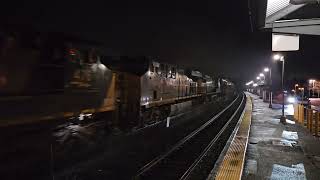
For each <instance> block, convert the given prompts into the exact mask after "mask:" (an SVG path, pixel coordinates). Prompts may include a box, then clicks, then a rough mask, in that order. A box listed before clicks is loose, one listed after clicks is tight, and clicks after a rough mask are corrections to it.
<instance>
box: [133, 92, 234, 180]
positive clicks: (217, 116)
mask: <svg viewBox="0 0 320 180" xmlns="http://www.w3.org/2000/svg"><path fill="white" fill-rule="evenodd" d="M239 97H240V95H238V96H237V98H235V99H234V100H233V101H232V102H231V103H230V104H229V105H228V106H227V107H226V108H224V109H223V110H222V111H220V112H219V113H218V114H216V115H215V116H214V117H213V118H211V119H210V120H209V121H207V122H206V123H204V124H203V125H202V126H200V127H199V128H198V129H196V130H194V131H193V132H191V133H190V134H189V135H187V136H186V137H184V138H183V139H182V140H180V141H179V142H178V143H176V144H175V145H174V146H173V147H172V148H170V150H169V151H167V152H166V153H164V154H162V155H160V156H158V157H156V158H154V159H153V160H152V161H150V162H149V163H147V164H146V165H145V166H143V167H142V168H141V169H140V170H139V171H138V172H137V174H136V175H135V176H134V179H138V177H139V176H141V175H142V174H144V173H145V172H147V171H149V170H150V169H151V168H152V167H154V166H155V165H157V164H158V163H159V162H161V161H162V160H163V159H165V158H166V157H168V156H169V155H170V154H171V153H173V152H174V151H176V150H177V149H179V147H181V146H182V145H183V144H185V143H186V142H187V141H189V140H191V139H192V138H193V137H194V136H196V135H197V134H199V133H200V132H201V131H202V130H203V129H205V128H206V127H208V126H209V125H210V124H212V123H213V122H214V121H215V120H216V119H218V118H219V117H220V116H221V115H222V114H223V113H224V112H225V111H227V110H228V109H230V108H231V107H232V105H234V103H235V102H236V101H237V100H238V98H239Z"/></svg>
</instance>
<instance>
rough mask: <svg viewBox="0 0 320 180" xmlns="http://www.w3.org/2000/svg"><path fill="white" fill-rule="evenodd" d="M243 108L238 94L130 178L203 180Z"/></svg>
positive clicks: (242, 97) (241, 95)
mask: <svg viewBox="0 0 320 180" xmlns="http://www.w3.org/2000/svg"><path fill="white" fill-rule="evenodd" d="M244 105H245V95H244V94H240V95H238V97H237V98H236V99H235V100H234V101H233V102H232V103H231V104H230V105H228V106H227V107H226V108H225V109H223V110H222V111H221V112H219V113H218V114H217V115H215V116H214V117H213V118H212V119H210V120H209V121H207V122H206V123H205V124H203V125H202V126H201V127H199V128H198V129H196V130H195V131H193V132H192V133H190V134H189V135H187V136H186V137H184V138H183V139H182V140H180V141H179V142H178V143H177V144H175V145H174V146H173V147H172V148H170V149H169V150H168V151H167V152H166V153H164V154H162V155H160V156H158V157H156V158H155V159H153V160H152V161H151V162H149V163H147V164H146V165H145V166H143V167H142V168H141V169H140V170H139V171H138V172H137V174H136V175H135V176H134V177H133V179H161V180H163V179H205V178H206V177H207V175H208V174H209V173H210V171H211V170H212V168H213V166H214V164H215V161H216V160H217V159H218V157H219V155H220V153H221V151H222V150H223V148H224V146H225V143H226V142H227V140H228V138H229V136H230V135H231V134H232V131H233V129H234V127H235V126H236V124H237V122H238V120H239V118H240V116H241V113H242V110H243V108H244ZM208 159H210V161H208Z"/></svg>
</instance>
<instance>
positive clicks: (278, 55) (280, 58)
mask: <svg viewBox="0 0 320 180" xmlns="http://www.w3.org/2000/svg"><path fill="white" fill-rule="evenodd" d="M273 59H274V60H276V61H284V59H283V56H282V55H280V54H275V55H274V56H273Z"/></svg>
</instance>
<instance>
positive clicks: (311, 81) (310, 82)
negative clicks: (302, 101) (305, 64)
mask: <svg viewBox="0 0 320 180" xmlns="http://www.w3.org/2000/svg"><path fill="white" fill-rule="evenodd" d="M315 81H316V80H314V79H310V80H309V84H312V96H314V82H315ZM309 87H310V85H309ZM310 96H311V95H310V90H309V97H310Z"/></svg>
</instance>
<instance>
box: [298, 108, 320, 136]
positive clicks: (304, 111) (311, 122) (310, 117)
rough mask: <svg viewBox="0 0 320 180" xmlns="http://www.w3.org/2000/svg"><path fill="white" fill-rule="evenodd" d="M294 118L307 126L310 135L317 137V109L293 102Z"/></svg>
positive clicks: (318, 123)
mask: <svg viewBox="0 0 320 180" xmlns="http://www.w3.org/2000/svg"><path fill="white" fill-rule="evenodd" d="M294 119H295V121H296V123H298V124H300V125H301V126H302V127H305V128H307V129H308V131H309V132H310V133H311V134H312V135H314V136H316V137H319V135H320V133H319V130H320V128H319V125H320V122H319V121H320V112H319V111H317V110H314V109H311V108H308V107H305V106H304V105H303V104H294Z"/></svg>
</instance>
